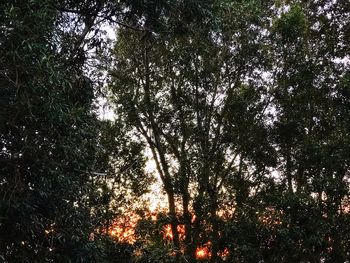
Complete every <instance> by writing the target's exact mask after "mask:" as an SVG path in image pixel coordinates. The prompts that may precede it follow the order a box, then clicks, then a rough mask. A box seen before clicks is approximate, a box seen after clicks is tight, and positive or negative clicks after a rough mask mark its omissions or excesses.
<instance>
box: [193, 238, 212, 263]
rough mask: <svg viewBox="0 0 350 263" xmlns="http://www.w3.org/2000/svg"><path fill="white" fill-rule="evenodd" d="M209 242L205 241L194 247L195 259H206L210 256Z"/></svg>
mask: <svg viewBox="0 0 350 263" xmlns="http://www.w3.org/2000/svg"><path fill="white" fill-rule="evenodd" d="M210 246H211V242H210V241H209V242H207V243H206V244H204V245H203V246H201V247H197V249H196V258H197V259H208V258H210V257H211V250H210Z"/></svg>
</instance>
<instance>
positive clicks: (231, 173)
mask: <svg viewBox="0 0 350 263" xmlns="http://www.w3.org/2000/svg"><path fill="white" fill-rule="evenodd" d="M214 10H215V9H214ZM260 10H261V9H260V7H259V6H257V5H255V4H246V5H242V4H228V5H226V6H225V7H224V8H223V10H221V11H220V12H218V13H215V14H214V15H213V17H215V18H216V19H217V20H218V21H216V22H215V23H214V24H213V22H212V21H210V22H208V21H206V20H202V23H203V22H204V23H205V24H204V25H203V26H201V27H198V24H197V23H196V22H193V24H190V25H189V26H187V28H186V29H187V32H182V33H179V32H177V31H174V32H171V33H168V34H161V33H159V34H157V33H155V34H152V32H149V31H148V30H146V29H147V28H149V27H147V25H148V22H149V21H148V20H147V17H146V21H145V28H146V29H145V30H144V31H141V32H136V31H132V30H127V29H120V30H118V39H117V44H116V47H115V50H114V56H115V61H114V67H113V70H111V73H110V74H111V76H112V80H111V84H110V87H111V90H112V92H113V93H114V95H115V96H114V100H115V105H116V108H117V110H116V114H117V115H118V116H122V118H123V119H124V120H125V122H126V123H127V125H128V126H131V127H134V129H135V134H140V135H142V136H143V138H144V140H145V142H146V143H147V147H149V148H150V150H151V152H152V157H153V158H154V160H155V162H156V164H157V171H158V173H159V176H160V178H161V180H162V183H163V187H164V190H165V192H166V194H167V197H168V204H169V216H170V217H171V218H172V231H173V235H174V246H175V251H176V252H177V251H179V250H180V241H179V237H178V233H177V225H178V224H180V223H181V224H185V226H186V240H185V244H186V245H185V246H186V252H185V254H186V257H188V260H193V259H194V258H195V255H194V254H195V249H196V247H197V246H199V245H200V243H201V242H203V240H209V239H210V240H211V242H212V249H213V253H212V255H213V256H212V261H213V262H216V261H217V260H219V259H218V257H217V256H216V255H217V252H218V250H219V249H220V248H219V246H218V240H219V219H218V215H217V213H218V212H219V211H220V210H222V209H224V207H225V197H227V196H228V195H229V196H230V198H232V197H233V198H234V201H232V200H229V202H231V203H232V202H235V203H237V207H238V208H237V209H243V206H244V200H245V198H246V197H247V196H248V195H249V191H250V190H251V189H252V188H253V187H254V181H255V180H259V178H261V176H263V174H264V173H265V172H266V168H267V167H268V166H271V165H272V166H273V165H274V162H275V161H274V158H273V154H272V155H270V156H269V154H270V153H273V148H272V147H269V146H268V144H264V145H261V146H259V145H257V144H256V142H257V141H260V140H261V139H262V138H263V139H265V138H266V136H267V127H266V125H265V124H264V122H263V120H264V111H265V110H266V105H267V104H268V102H269V101H268V97H266V96H264V95H266V89H264V87H263V85H262V83H263V82H264V81H263V80H262V79H261V78H259V77H257V76H256V72H257V71H259V70H260V71H262V70H264V67H265V64H264V63H265V62H264V59H263V53H262V52H261V53H260V54H259V53H258V50H259V51H260V49H261V46H263V44H264V43H263V38H264V37H263V35H262V34H261V31H260V30H261V29H262V27H263V26H264V23H266V21H264V19H263V18H262V19H259V15H258V14H257V13H256V12H259V11H260ZM236 17H240V18H236ZM159 19H160V18H159ZM166 21H167V18H164V20H161V22H159V23H163V24H166ZM256 157H258V158H256ZM248 178H252V179H251V180H250V179H248ZM230 193H231V194H230ZM179 207H181V209H179ZM179 210H181V211H182V212H181V215H179ZM193 215H195V220H194V222H193V220H192V217H193ZM208 225H209V226H210V227H211V228H212V230H211V231H209V232H208V231H206V229H207V228H208Z"/></svg>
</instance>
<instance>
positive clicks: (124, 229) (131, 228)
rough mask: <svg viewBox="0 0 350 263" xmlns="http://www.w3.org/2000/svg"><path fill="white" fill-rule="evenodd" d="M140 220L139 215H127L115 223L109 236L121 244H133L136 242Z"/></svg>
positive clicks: (109, 230)
mask: <svg viewBox="0 0 350 263" xmlns="http://www.w3.org/2000/svg"><path fill="white" fill-rule="evenodd" d="M139 220H140V216H138V215H137V214H135V213H131V212H130V213H127V214H125V215H124V216H123V217H120V218H118V219H116V220H115V221H114V222H113V224H112V226H111V227H110V228H109V229H108V234H109V235H110V236H112V237H113V238H115V239H117V240H118V241H119V242H123V243H129V244H133V243H135V242H136V236H135V228H136V225H137V223H138V221H139Z"/></svg>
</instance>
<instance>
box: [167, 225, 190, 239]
mask: <svg viewBox="0 0 350 263" xmlns="http://www.w3.org/2000/svg"><path fill="white" fill-rule="evenodd" d="M162 232H163V238H164V239H165V240H169V241H171V240H173V238H174V236H173V231H172V230H171V225H170V224H167V225H164V226H163V231H162ZM177 232H178V233H179V239H180V241H183V240H185V225H182V224H181V225H177Z"/></svg>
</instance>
